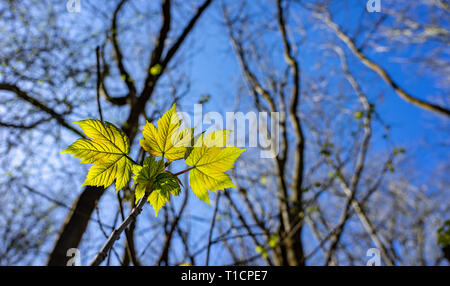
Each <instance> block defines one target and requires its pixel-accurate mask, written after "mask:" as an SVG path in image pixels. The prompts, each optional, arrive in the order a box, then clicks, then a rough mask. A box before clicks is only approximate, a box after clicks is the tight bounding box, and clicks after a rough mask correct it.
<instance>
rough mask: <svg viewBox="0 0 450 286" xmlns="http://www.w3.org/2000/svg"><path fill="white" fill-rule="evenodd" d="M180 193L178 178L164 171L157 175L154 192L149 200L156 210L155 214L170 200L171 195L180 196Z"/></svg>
mask: <svg viewBox="0 0 450 286" xmlns="http://www.w3.org/2000/svg"><path fill="white" fill-rule="evenodd" d="M179 194H180V185H178V180H177V178H176V177H175V176H174V175H172V174H170V173H167V172H164V173H161V174H159V175H158V176H156V178H155V182H154V184H153V192H152V193H151V194H150V196H149V198H148V202H149V203H150V204H151V205H152V206H153V209H154V210H155V216H157V215H158V212H159V210H160V209H161V208H162V207H163V206H164V205H165V204H166V203H167V202H169V201H170V195H173V196H178V195H179Z"/></svg>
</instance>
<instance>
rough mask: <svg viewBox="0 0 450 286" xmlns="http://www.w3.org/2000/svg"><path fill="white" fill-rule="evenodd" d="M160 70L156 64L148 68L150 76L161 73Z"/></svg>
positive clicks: (159, 66)
mask: <svg viewBox="0 0 450 286" xmlns="http://www.w3.org/2000/svg"><path fill="white" fill-rule="evenodd" d="M161 69H162V67H161V65H160V64H156V65H154V66H152V67H151V68H150V73H151V74H152V75H159V74H160V73H161Z"/></svg>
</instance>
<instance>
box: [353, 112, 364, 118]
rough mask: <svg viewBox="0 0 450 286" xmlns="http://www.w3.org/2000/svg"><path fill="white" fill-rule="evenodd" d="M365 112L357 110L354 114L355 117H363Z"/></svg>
mask: <svg viewBox="0 0 450 286" xmlns="http://www.w3.org/2000/svg"><path fill="white" fill-rule="evenodd" d="M363 115H364V113H363V112H362V111H357V112H355V113H354V114H353V118H355V119H361V118H362V117H363Z"/></svg>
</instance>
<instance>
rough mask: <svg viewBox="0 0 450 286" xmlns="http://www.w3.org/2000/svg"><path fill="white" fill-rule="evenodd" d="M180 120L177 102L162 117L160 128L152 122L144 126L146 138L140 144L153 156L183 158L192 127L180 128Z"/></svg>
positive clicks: (159, 121) (173, 158)
mask: <svg viewBox="0 0 450 286" xmlns="http://www.w3.org/2000/svg"><path fill="white" fill-rule="evenodd" d="M180 125H181V123H180V120H179V118H178V115H177V113H176V110H175V104H174V105H173V106H172V108H171V109H169V111H167V112H166V113H165V114H164V115H163V116H162V117H161V118H160V119H158V129H156V127H155V126H154V125H153V123H151V122H147V124H145V126H144V130H143V131H142V134H143V135H144V139H141V140H140V144H141V146H142V148H144V150H145V151H146V152H147V153H149V154H150V155H153V156H157V157H159V156H164V157H165V158H167V160H169V161H173V160H178V159H182V158H183V157H184V154H185V151H186V146H188V145H189V142H190V139H191V136H190V134H191V132H192V130H191V129H183V130H179V128H180Z"/></svg>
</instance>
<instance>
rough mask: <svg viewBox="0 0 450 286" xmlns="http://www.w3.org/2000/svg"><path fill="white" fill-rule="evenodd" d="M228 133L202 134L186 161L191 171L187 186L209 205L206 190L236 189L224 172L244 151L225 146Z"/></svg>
mask: <svg viewBox="0 0 450 286" xmlns="http://www.w3.org/2000/svg"><path fill="white" fill-rule="evenodd" d="M228 134H229V131H227V130H219V131H215V132H212V133H210V134H208V135H206V136H205V135H204V134H202V135H201V136H200V137H199V138H198V140H197V141H196V143H195V145H194V148H193V149H192V151H191V153H190V154H189V156H188V157H187V159H186V164H187V165H189V166H192V167H193V169H192V170H191V171H190V173H189V185H190V186H191V188H192V191H193V192H194V194H195V195H196V196H197V197H198V198H199V199H200V200H202V201H204V202H206V203H207V204H209V195H208V190H210V191H213V192H214V191H217V190H224V189H225V188H236V186H235V185H234V184H233V182H232V181H231V179H230V176H229V175H228V174H226V173H225V172H226V171H228V170H230V169H231V168H233V165H234V162H235V161H236V160H237V158H238V157H239V156H240V155H241V153H242V152H244V151H245V149H239V148H236V147H231V146H226V147H225V144H226V142H227V138H228Z"/></svg>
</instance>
